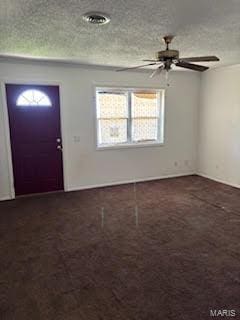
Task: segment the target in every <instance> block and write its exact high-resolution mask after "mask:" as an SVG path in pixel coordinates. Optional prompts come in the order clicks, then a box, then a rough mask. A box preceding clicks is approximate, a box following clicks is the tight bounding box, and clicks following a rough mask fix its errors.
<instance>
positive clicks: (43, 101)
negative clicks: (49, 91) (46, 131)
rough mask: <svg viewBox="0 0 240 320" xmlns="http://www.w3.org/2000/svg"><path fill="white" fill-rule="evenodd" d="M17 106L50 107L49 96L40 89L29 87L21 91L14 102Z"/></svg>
mask: <svg viewBox="0 0 240 320" xmlns="http://www.w3.org/2000/svg"><path fill="white" fill-rule="evenodd" d="M16 104H17V106H19V107H27V106H30V107H51V106H52V103H51V100H50V99H49V97H48V96H47V95H46V94H45V93H44V92H42V91H40V90H36V89H29V90H25V91H23V92H22V93H21V94H20V95H19V96H18V98H17V102H16Z"/></svg>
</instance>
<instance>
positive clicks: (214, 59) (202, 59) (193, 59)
mask: <svg viewBox="0 0 240 320" xmlns="http://www.w3.org/2000/svg"><path fill="white" fill-rule="evenodd" d="M180 60H181V61H182V60H183V61H189V62H201V61H219V58H218V57H216V56H204V57H190V58H180Z"/></svg>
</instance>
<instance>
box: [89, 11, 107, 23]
mask: <svg viewBox="0 0 240 320" xmlns="http://www.w3.org/2000/svg"><path fill="white" fill-rule="evenodd" d="M83 20H85V21H87V22H88V23H92V24H98V25H99V24H106V23H108V22H109V21H110V17H109V15H107V14H105V13H102V12H87V13H85V14H84V15H83Z"/></svg>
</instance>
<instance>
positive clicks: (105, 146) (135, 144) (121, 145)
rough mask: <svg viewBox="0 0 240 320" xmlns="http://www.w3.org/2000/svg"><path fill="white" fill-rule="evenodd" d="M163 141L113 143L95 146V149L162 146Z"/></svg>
mask: <svg viewBox="0 0 240 320" xmlns="http://www.w3.org/2000/svg"><path fill="white" fill-rule="evenodd" d="M162 146H164V142H142V143H140V142H138V143H129V144H114V145H103V146H97V150H98V151H101V150H113V149H129V148H145V147H162Z"/></svg>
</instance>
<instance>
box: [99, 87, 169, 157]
mask: <svg viewBox="0 0 240 320" xmlns="http://www.w3.org/2000/svg"><path fill="white" fill-rule="evenodd" d="M101 90H102V91H108V92H111V91H112V92H115V91H118V92H121V91H122V92H124V93H125V92H126V91H128V92H130V93H131V92H137V91H139V92H141V91H145V90H146V91H148V92H154V93H155V92H158V93H160V109H159V113H160V116H159V132H158V134H159V138H158V140H156V141H149V142H144V141H143V142H129V141H128V142H124V143H122V144H121V143H118V144H105V145H104V144H102V145H99V144H98V134H99V125H98V110H97V91H101ZM94 91H95V93H94V97H95V99H94V103H95V106H94V107H95V141H96V150H98V151H101V150H112V149H129V148H143V147H160V146H164V145H165V90H164V89H160V88H149V87H137V88H135V87H134V88H133V87H124V86H120V87H118V86H97V85H96V86H94ZM160 139H161V141H160Z"/></svg>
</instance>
